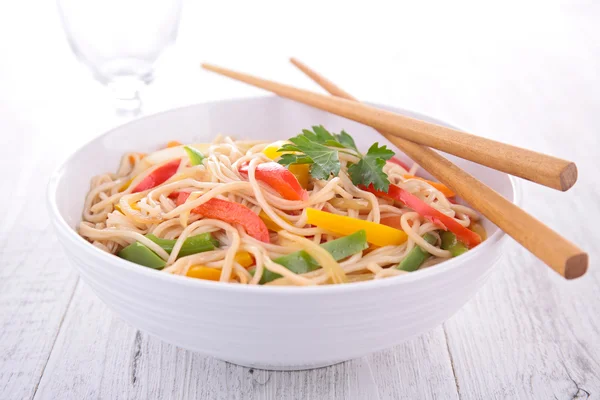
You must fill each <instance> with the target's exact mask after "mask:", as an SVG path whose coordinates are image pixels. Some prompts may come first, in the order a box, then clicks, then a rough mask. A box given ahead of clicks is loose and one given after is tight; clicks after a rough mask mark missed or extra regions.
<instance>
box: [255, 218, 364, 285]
mask: <svg viewBox="0 0 600 400" xmlns="http://www.w3.org/2000/svg"><path fill="white" fill-rule="evenodd" d="M321 247H322V248H324V249H325V250H327V251H328V252H329V253H330V254H331V255H332V257H333V258H334V259H335V260H336V261H340V260H343V259H344V258H346V257H350V256H351V255H352V254H356V253H358V252H359V251H363V250H364V249H366V248H367V234H366V232H365V231H364V230H360V231H358V232H355V233H353V234H352V235H349V236H345V237H342V238H339V239H335V240H332V241H331V242H327V243H323V244H322V245H321ZM273 261H274V262H276V263H277V264H280V265H283V266H284V267H286V268H287V269H289V270H290V271H292V272H294V273H296V274H304V273H307V272H310V271H314V270H316V269H318V268H319V267H320V266H319V264H318V263H317V261H315V259H314V258H312V257H311V256H310V255H309V254H308V253H307V252H306V251H304V250H300V251H297V252H295V253H291V254H288V255H286V256H282V257H279V258H276V259H274V260H273ZM278 278H281V275H279V274H276V273H275V272H271V271H269V270H267V269H265V270H264V271H263V275H262V277H261V279H260V283H261V284H265V283H267V282H271V281H273V280H275V279H278Z"/></svg>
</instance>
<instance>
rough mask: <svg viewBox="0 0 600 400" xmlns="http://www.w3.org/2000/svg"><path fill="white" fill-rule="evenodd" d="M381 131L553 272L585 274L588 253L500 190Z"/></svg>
mask: <svg viewBox="0 0 600 400" xmlns="http://www.w3.org/2000/svg"><path fill="white" fill-rule="evenodd" d="M290 61H291V62H292V63H293V64H294V65H295V66H296V67H298V68H299V69H300V70H301V71H302V72H304V73H305V74H306V75H308V76H309V77H310V78H311V79H312V80H313V81H315V82H316V83H317V84H319V85H320V86H321V87H322V88H323V89H325V90H327V91H328V92H329V93H331V94H332V95H334V96H339V97H343V98H345V99H348V100H352V101H358V100H356V98H354V97H352V95H350V94H349V93H347V92H345V91H344V90H342V89H341V88H339V87H338V86H336V85H335V84H334V83H332V82H331V81H329V80H327V79H326V78H325V77H323V76H321V75H319V74H318V73H317V72H315V71H313V70H312V69H310V68H309V67H308V66H306V65H305V64H303V63H301V62H300V61H298V60H296V59H294V58H292V59H291V60H290ZM379 133H381V135H383V136H384V137H385V138H386V139H387V140H389V141H390V142H392V143H393V144H394V145H395V146H397V147H398V148H399V149H400V150H402V151H403V152H404V153H406V154H407V155H408V156H409V157H410V158H412V159H413V160H414V161H415V162H416V163H417V164H419V165H420V166H422V167H423V168H425V169H426V170H427V171H429V172H430V173H431V174H432V175H433V176H435V177H436V178H437V179H439V180H440V181H441V182H442V183H443V184H445V185H447V186H449V187H450V188H451V189H452V190H454V192H455V193H456V194H457V195H458V196H460V197H462V198H463V199H464V200H465V201H467V202H468V203H469V204H470V205H471V206H472V207H473V208H474V209H476V210H478V211H479V212H480V213H481V214H483V215H484V216H486V217H487V218H488V219H489V220H490V221H492V222H493V223H495V224H496V225H497V226H498V227H499V228H500V229H502V230H503V231H504V232H506V233H507V234H508V235H510V236H512V237H513V238H514V239H515V240H516V241H517V242H519V243H520V244H522V245H523V247H525V248H527V249H528V250H529V251H530V252H531V253H533V254H534V255H535V256H537V257H538V258H539V259H540V260H542V261H543V262H544V263H546V265H548V266H549V267H550V268H552V269H553V270H554V271H556V272H558V273H559V274H560V275H562V276H563V277H565V278H567V279H573V278H578V277H580V276H581V275H583V274H584V273H585V271H586V270H587V266H588V255H587V253H585V252H583V251H582V250H581V249H579V248H578V247H577V246H575V245H574V244H572V243H571V242H569V241H568V240H566V239H565V238H563V237H562V236H560V235H559V234H557V233H556V232H554V231H553V230H552V229H550V228H549V227H547V226H546V225H544V224H543V223H541V222H540V221H538V220H537V219H535V218H534V217H532V216H531V215H529V214H528V213H526V212H525V211H524V210H522V209H521V208H519V207H518V206H516V205H515V204H513V203H511V202H510V201H508V200H507V199H505V198H504V197H502V196H501V195H500V194H499V193H498V192H496V191H494V190H493V189H492V188H490V187H489V186H487V185H485V184H484V183H482V182H480V181H479V180H477V179H475V178H474V177H473V176H472V175H470V174H469V173H467V172H465V171H463V170H462V169H460V168H459V167H458V166H456V165H455V164H453V163H452V162H450V161H449V160H448V159H446V158H444V157H443V156H441V155H440V154H438V153H437V152H435V151H433V150H431V149H430V148H428V147H425V146H421V145H418V144H416V143H412V142H410V141H408V140H405V139H402V138H399V137H396V136H393V135H391V134H389V133H387V132H379Z"/></svg>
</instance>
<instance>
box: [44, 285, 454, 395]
mask: <svg viewBox="0 0 600 400" xmlns="http://www.w3.org/2000/svg"><path fill="white" fill-rule="evenodd" d="M56 397H60V398H97V397H99V398H110V399H120V398H144V399H164V398H170V397H171V398H206V399H280V398H308V399H321V398H328V399H329V398H330V399H376V400H378V399H387V398H394V399H404V398H406V399H413V398H428V397H431V398H440V399H452V398H457V391H456V386H455V381H454V376H453V374H452V369H451V366H450V359H449V357H448V350H447V347H446V341H445V337H444V334H443V331H442V329H441V328H437V329H436V330H434V331H433V332H430V333H428V334H426V335H423V336H421V337H418V338H415V339H412V340H410V341H408V342H406V343H404V344H402V345H400V346H397V347H396V348H394V349H393V350H391V351H383V352H379V353H376V354H373V355H370V356H368V357H365V358H362V359H359V360H353V361H350V362H346V363H341V364H337V365H334V366H331V367H328V368H321V369H316V370H308V371H299V372H275V371H261V370H255V369H249V368H245V367H240V366H236V365H233V364H228V363H225V362H223V361H219V360H216V359H213V358H210V357H205V356H202V355H200V354H196V353H193V352H189V351H186V350H182V349H179V348H176V347H175V346H172V345H169V344H166V343H163V342H161V341H160V340H158V339H156V338H153V337H150V336H148V335H146V334H143V333H140V332H139V331H137V330H136V329H135V328H132V327H130V326H128V325H127V324H126V323H124V322H122V321H121V320H119V319H118V318H117V317H115V316H114V314H113V313H112V312H111V311H110V310H108V308H107V307H106V306H105V305H104V304H103V303H101V301H100V300H99V299H98V298H96V296H95V295H94V294H93V293H92V292H91V291H90V290H89V289H88V288H87V287H86V286H85V284H84V283H80V284H79V285H78V287H77V289H76V291H75V295H74V298H73V302H72V303H71V307H70V308H69V310H68V312H67V314H66V316H65V320H64V323H63V328H62V329H61V332H60V335H59V337H58V339H57V340H56V345H55V347H54V349H53V351H52V355H51V357H50V360H49V361H48V364H47V366H46V370H45V373H44V376H43V377H42V380H41V382H40V385H39V388H38V390H37V393H36V397H35V398H36V399H50V398H56Z"/></svg>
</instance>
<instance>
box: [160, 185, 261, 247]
mask: <svg viewBox="0 0 600 400" xmlns="http://www.w3.org/2000/svg"><path fill="white" fill-rule="evenodd" d="M189 196H190V194H189V193H187V192H173V193H171V195H170V196H169V197H171V198H173V197H176V203H177V205H178V206H179V205H181V204H183V203H185V201H186V200H187V198H188V197H189ZM192 212H193V213H196V214H200V215H203V216H204V217H206V218H214V219H218V220H221V221H225V222H227V223H229V224H240V225H241V226H243V227H244V229H245V230H246V232H247V233H248V235H250V236H252V237H253V238H255V239H257V240H260V241H261V242H265V243H269V241H270V239H269V230H268V229H267V226H266V225H265V223H264V222H263V221H262V220H261V219H260V217H259V216H258V215H256V214H255V213H254V212H253V211H252V210H250V209H249V208H248V207H246V206H244V205H242V204H238V203H233V202H231V201H227V200H221V199H216V198H215V199H210V200H209V201H207V202H206V203H204V204H202V205H200V206H198V207H196V208H194V209H193V210H192Z"/></svg>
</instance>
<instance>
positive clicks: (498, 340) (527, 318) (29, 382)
mask: <svg viewBox="0 0 600 400" xmlns="http://www.w3.org/2000/svg"><path fill="white" fill-rule="evenodd" d="M13 3H17V2H4V3H2V5H0V166H1V167H2V170H1V171H2V172H1V175H0V176H1V178H0V210H1V211H0V399H3V400H4V399H31V398H35V399H96V398H102V399H120V398H138V399H170V398H172V399H183V398H199V399H283V398H285V399H287V398H290V399H292V398H294V399H295V398H298V399H300V398H302V399H305V398H306V399H321V398H324V399H426V398H438V399H480V398H486V399H496V398H497V399H513V398H521V399H534V398H535V399H588V398H590V399H594V398H600V394H599V393H600V319H599V316H600V271H598V260H599V259H600V251H599V247H600V245H599V240H600V235H599V234H598V229H599V228H598V226H599V225H600V184H599V183H598V182H599V178H598V174H599V173H600V168H598V163H599V162H600V161H599V159H600V157H599V156H600V150H599V147H600V135H599V133H598V129H599V126H600V112H599V110H600V77H599V75H600V6H599V5H598V4H594V2H592V1H581V2H576V3H574V4H570V3H569V4H568V3H566V2H565V3H564V4H561V3H560V2H549V1H547V2H544V3H541V4H540V5H536V4H533V3H530V2H520V3H518V4H512V3H510V2H500V3H499V4H497V5H493V6H492V5H489V4H487V5H482V4H480V3H475V4H463V3H460V4H457V3H456V2H448V3H449V5H447V6H445V8H444V9H440V8H434V7H433V6H432V5H431V4H424V5H422V6H416V5H410V6H409V5H408V4H405V5H402V4H400V5H397V6H396V8H392V6H391V4H388V2H383V1H381V2H374V4H373V5H372V6H369V7H368V9H367V6H366V3H364V2H360V4H358V5H356V6H354V5H352V4H350V3H349V2H331V3H329V2H328V3H327V4H319V3H318V2H316V1H315V2H313V1H306V2H302V3H298V4H296V5H295V6H292V5H285V6H284V5H283V4H284V3H286V2H275V3H273V4H268V2H267V1H259V2H239V3H238V2H234V3H235V4H231V2H223V3H224V4H212V3H219V2H211V4H202V3H207V2H201V4H196V3H194V2H189V3H188V4H187V8H186V9H185V15H184V19H183V21H182V28H181V35H180V41H179V43H178V45H177V46H176V47H175V48H174V49H173V51H171V54H170V57H168V58H165V60H164V62H163V65H162V67H161V68H160V69H159V76H158V79H157V81H156V83H155V84H154V85H153V86H152V87H151V88H150V89H149V90H148V91H147V93H146V110H147V111H148V112H154V111H159V110H162V109H166V108H169V107H173V106H178V105H184V104H189V103H191V102H198V101H205V100H212V99H218V98H226V97H232V96H247V95H256V94H260V92H259V91H257V90H254V89H251V88H247V87H245V86H243V85H241V84H237V83H234V82H229V81H225V80H222V79H217V78H216V77H215V76H212V75H209V74H205V73H201V72H199V71H198V69H197V65H198V63H199V61H200V60H210V61H213V62H216V63H222V64H224V65H226V66H231V67H234V68H236V67H237V68H240V69H245V70H247V71H250V72H255V73H259V74H262V75H265V76H270V77H273V78H275V79H280V80H285V81H287V82H291V83H293V84H296V85H300V86H305V87H309V88H314V86H313V85H312V84H311V83H310V82H308V80H307V79H305V78H304V77H303V76H302V75H301V74H300V73H298V72H297V71H295V70H294V68H292V67H291V66H290V65H288V64H287V63H286V58H287V57H288V56H291V55H295V56H297V57H299V58H301V59H303V60H304V61H305V62H306V63H308V64H309V65H311V66H313V67H314V68H316V69H317V70H320V71H321V72H322V73H323V74H325V75H326V76H328V77H330V78H332V79H334V80H336V81H337V82H339V84H340V85H342V86H343V87H345V88H347V89H348V90H349V91H350V92H352V93H354V94H355V95H357V96H358V97H360V98H362V99H366V100H371V101H377V102H383V103H390V104H393V105H397V106H401V107H405V108H412V109H415V110H418V111H421V112H424V113H428V114H431V115H434V116H436V117H439V118H441V119H446V120H448V121H449V122H451V123H453V124H455V125H458V126H460V127H463V128H464V129H467V130H469V131H473V132H477V133H479V134H482V135H486V136H489V137H493V138H496V139H500V140H503V141H505V142H509V143H513V144H516V145H522V146H526V147H530V148H533V149H536V150H539V151H543V152H548V153H552V154H555V155H558V156H562V157H564V158H568V159H573V160H575V161H576V162H577V164H578V166H579V175H580V176H579V182H578V183H577V185H576V186H575V187H574V188H573V189H572V190H570V191H569V192H567V193H558V192H554V191H551V190H549V189H546V188H543V187H539V186H535V185H533V184H529V183H523V185H522V190H523V201H522V204H523V206H524V208H525V209H527V210H528V211H529V212H531V213H532V214H534V215H535V216H537V217H538V218H540V219H542V220H544V221H546V222H547V223H548V224H549V225H550V226H552V227H553V228H555V229H557V230H558V231H559V232H562V233H564V235H565V236H567V237H569V238H571V239H572V240H573V241H575V242H576V243H578V244H579V245H581V246H582V247H584V248H585V249H586V250H588V251H589V253H590V259H591V267H590V271H589V272H588V274H587V275H586V276H585V277H584V278H582V279H579V280H576V281H572V282H566V281H564V280H562V279H560V278H559V277H557V276H556V275H554V274H553V273H551V272H550V271H549V270H548V269H547V268H545V267H544V266H543V265H542V264H541V263H540V262H539V261H537V260H536V259H534V257H533V256H531V255H530V254H528V253H527V252H526V251H525V250H523V249H522V248H520V247H519V246H518V245H517V244H515V243H514V242H512V241H511V242H510V243H509V244H508V246H507V254H506V258H505V259H504V261H503V262H502V263H501V265H500V266H499V267H498V268H497V269H496V271H495V273H494V274H493V276H492V277H491V278H490V280H489V282H488V283H487V284H486V285H485V287H484V288H483V289H482V290H481V291H480V292H479V293H478V294H477V295H476V296H475V298H473V299H472V300H471V301H470V302H469V303H468V304H467V305H466V306H465V307H464V308H463V309H462V310H460V311H459V312H458V313H457V314H456V315H455V316H454V317H452V318H451V319H450V320H448V321H446V322H445V323H444V324H443V325H442V326H440V327H438V328H436V329H435V330H433V331H431V332H429V333H428V334H426V335H423V336H421V337H417V338H414V339H413V340H410V341H408V342H405V343H403V344H401V345H399V346H397V347H395V348H392V349H389V350H386V351H382V352H379V353H376V354H372V355H370V356H368V357H364V358H362V359H358V360H353V361H350V362H347V363H343V364H340V365H336V366H333V367H329V368H323V369H318V370H311V371H303V372H266V371H258V370H252V369H247V368H243V367H238V366H235V365H231V364H227V363H225V362H222V361H219V360H215V359H212V358H208V357H205V356H202V355H200V354H195V353H191V352H188V351H185V350H182V349H178V348H176V347H173V346H170V345H167V344H165V343H162V342H160V341H158V340H157V339H153V338H150V337H148V336H147V335H145V334H143V333H140V332H139V331H137V330H136V329H135V328H133V327H131V326H128V325H127V324H125V323H124V322H122V321H121V320H119V319H118V318H116V317H115V316H114V315H113V314H112V313H111V312H110V311H109V310H108V309H107V307H106V306H105V305H104V304H102V303H101V302H100V301H99V300H98V299H97V298H96V297H95V296H94V294H93V293H92V292H91V291H90V290H89V288H88V287H87V286H86V285H85V284H84V283H83V282H82V281H81V280H80V279H79V278H78V276H77V274H76V273H75V272H74V269H73V268H71V266H70V265H68V263H67V260H66V258H65V256H64V254H63V252H62V250H61V249H60V248H59V246H58V243H57V241H56V239H55V236H54V233H53V231H52V230H51V228H50V226H49V221H48V217H47V215H46V209H45V203H44V196H45V184H46V180H47V178H48V176H49V173H50V171H51V170H52V169H53V168H54V167H55V166H56V165H57V163H58V162H59V161H60V159H61V158H63V157H64V156H65V155H67V154H68V153H69V152H70V151H72V150H73V149H74V148H76V147H77V146H79V145H81V144H82V143H84V142H85V141H87V140H89V139H90V138H92V137H93V136H95V135H97V134H99V133H101V132H102V131H103V130H105V129H107V128H109V127H111V126H114V125H115V124H116V123H117V122H118V121H116V120H115V118H114V117H113V116H112V113H111V110H110V109H109V108H108V106H107V103H106V102H105V100H106V99H105V98H104V97H103V96H104V92H103V90H102V88H100V87H99V86H98V85H97V84H95V83H94V82H92V80H91V79H90V77H89V75H88V74H87V73H86V71H85V70H84V69H83V68H81V67H80V66H79V65H77V64H76V63H75V62H74V60H73V58H72V56H71V54H70V52H69V49H68V48H67V46H66V44H65V42H64V40H63V39H64V38H63V36H62V32H61V30H60V25H59V22H58V20H57V18H56V14H55V11H54V2H44V1H39V2H38V1H34V0H25V1H21V2H18V4H13ZM390 3H391V2H390ZM450 3H451V4H450ZM286 4H287V3H286ZM257 9H258V10H263V11H264V10H267V11H264V12H263V11H261V12H256V11H254V12H253V10H257ZM431 10H435V12H431ZM232 11H233V12H232ZM273 13H277V15H278V16H279V19H276V20H273V19H272V18H271V16H272V15H274V14H273Z"/></svg>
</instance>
